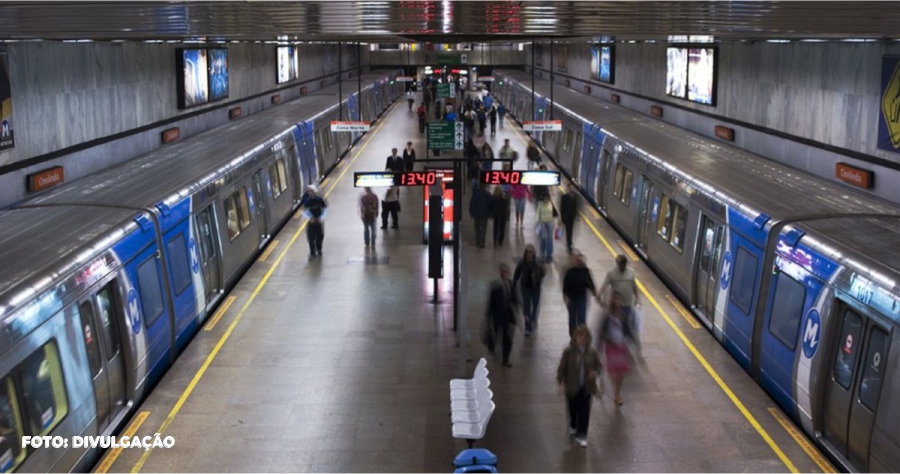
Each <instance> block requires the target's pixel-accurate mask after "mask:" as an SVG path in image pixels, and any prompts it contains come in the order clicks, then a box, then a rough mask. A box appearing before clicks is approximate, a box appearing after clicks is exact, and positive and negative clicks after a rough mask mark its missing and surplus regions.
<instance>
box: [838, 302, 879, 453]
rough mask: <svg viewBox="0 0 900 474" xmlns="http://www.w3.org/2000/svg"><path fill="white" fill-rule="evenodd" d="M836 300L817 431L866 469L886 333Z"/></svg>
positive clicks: (876, 324) (874, 323)
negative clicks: (828, 360)
mask: <svg viewBox="0 0 900 474" xmlns="http://www.w3.org/2000/svg"><path fill="white" fill-rule="evenodd" d="M835 306H836V307H837V314H836V317H835V318H834V319H836V321H835V323H836V328H837V329H838V331H836V333H835V335H836V337H835V339H834V340H833V341H831V342H832V345H831V360H830V363H829V364H828V366H827V370H828V371H829V374H828V376H827V377H825V378H826V382H825V402H824V404H823V409H824V411H825V416H824V419H823V423H824V426H823V430H822V432H823V434H824V436H825V439H826V440H828V441H829V442H830V443H831V445H832V446H833V447H834V449H835V450H837V451H838V452H840V453H841V454H842V455H844V456H846V457H847V458H848V459H850V462H851V463H852V464H853V465H854V467H855V468H857V469H859V470H860V471H867V470H868V459H869V441H870V440H871V435H872V426H873V424H874V421H875V411H876V409H877V407H878V399H879V397H880V395H881V385H882V382H883V381H884V372H885V370H884V366H885V364H886V362H887V352H888V346H889V344H890V335H889V333H888V331H887V329H885V328H884V327H882V326H881V325H880V324H878V323H876V322H875V321H874V320H871V319H869V318H866V317H865V316H864V315H862V314H861V313H859V312H857V311H855V310H854V309H852V308H850V307H849V306H847V305H845V304H837V305H835ZM861 355H862V356H864V357H860V356H861Z"/></svg>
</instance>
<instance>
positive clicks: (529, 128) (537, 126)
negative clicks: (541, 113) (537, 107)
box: [522, 120, 562, 132]
mask: <svg viewBox="0 0 900 474" xmlns="http://www.w3.org/2000/svg"><path fill="white" fill-rule="evenodd" d="M522 129H523V130H525V131H526V132H558V131H560V130H562V120H526V121H524V122H522Z"/></svg>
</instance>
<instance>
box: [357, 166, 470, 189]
mask: <svg viewBox="0 0 900 474" xmlns="http://www.w3.org/2000/svg"><path fill="white" fill-rule="evenodd" d="M448 176H449V177H448ZM452 180H453V176H452V173H450V174H449V175H448V172H447V171H446V170H425V171H358V172H355V173H353V187H356V188H365V187H370V188H384V187H390V186H431V185H433V184H437V183H440V182H442V181H452Z"/></svg>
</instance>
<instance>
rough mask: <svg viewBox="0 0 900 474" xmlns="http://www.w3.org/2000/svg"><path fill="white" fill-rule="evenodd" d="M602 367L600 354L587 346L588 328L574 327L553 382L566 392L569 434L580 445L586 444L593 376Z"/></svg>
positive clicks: (595, 388)
mask: <svg viewBox="0 0 900 474" xmlns="http://www.w3.org/2000/svg"><path fill="white" fill-rule="evenodd" d="M602 369H603V366H602V365H601V364H600V355H599V354H598V353H597V350H596V349H594V348H593V347H591V330H590V329H588V328H587V326H584V325H582V326H578V328H577V329H575V332H574V333H573V334H572V340H571V341H570V342H569V347H567V348H566V349H565V350H564V351H563V353H562V358H561V359H560V361H559V368H558V369H557V370H556V381H557V383H559V384H560V388H561V389H562V390H563V391H564V392H565V394H566V406H567V407H568V411H569V434H571V435H572V436H574V437H575V441H576V442H577V443H578V445H579V446H581V447H582V448H585V447H587V432H588V423H589V422H590V418H591V401H592V399H591V398H592V395H594V394H596V393H597V376H598V375H600V371H601V370H602Z"/></svg>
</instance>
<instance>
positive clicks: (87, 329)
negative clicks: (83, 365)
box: [78, 301, 103, 377]
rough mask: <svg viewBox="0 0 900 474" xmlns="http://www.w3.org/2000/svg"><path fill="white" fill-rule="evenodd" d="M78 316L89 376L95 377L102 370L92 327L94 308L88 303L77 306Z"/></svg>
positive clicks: (98, 345)
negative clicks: (89, 367)
mask: <svg viewBox="0 0 900 474" xmlns="http://www.w3.org/2000/svg"><path fill="white" fill-rule="evenodd" d="M78 315H79V316H80V317H81V331H82V333H83V334H84V347H85V349H87V355H88V364H89V365H90V366H91V375H92V376H94V377H96V376H97V374H99V373H100V371H101V370H102V369H103V356H102V355H101V354H100V340H99V339H98V338H97V328H96V327H95V326H94V307H93V306H92V305H91V302H90V301H85V302H84V303H81V305H79V306H78Z"/></svg>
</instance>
